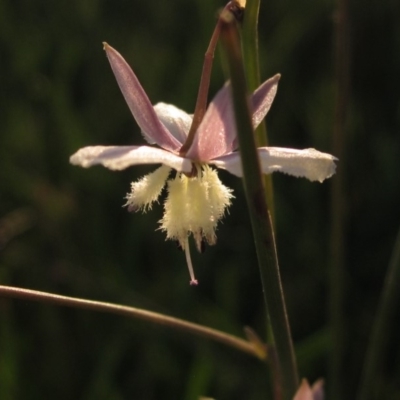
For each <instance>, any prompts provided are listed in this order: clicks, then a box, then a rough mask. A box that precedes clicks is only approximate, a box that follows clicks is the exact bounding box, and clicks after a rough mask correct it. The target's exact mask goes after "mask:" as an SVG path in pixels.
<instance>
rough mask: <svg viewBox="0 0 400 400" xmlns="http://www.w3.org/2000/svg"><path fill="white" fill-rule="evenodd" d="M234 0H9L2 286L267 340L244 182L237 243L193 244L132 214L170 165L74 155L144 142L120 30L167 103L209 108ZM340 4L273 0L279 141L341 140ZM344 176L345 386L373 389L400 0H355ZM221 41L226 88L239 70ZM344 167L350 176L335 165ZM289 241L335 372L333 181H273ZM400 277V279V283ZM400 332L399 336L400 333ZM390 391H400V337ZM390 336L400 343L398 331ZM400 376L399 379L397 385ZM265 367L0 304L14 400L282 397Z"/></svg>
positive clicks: (216, 351) (305, 301)
mask: <svg viewBox="0 0 400 400" xmlns="http://www.w3.org/2000/svg"><path fill="white" fill-rule="evenodd" d="M223 5H224V3H223V2H220V1H217V0H208V1H204V0H196V1H195V0H193V1H187V0H171V1H164V2H153V1H135V0H129V1H128V0H119V1H109V0H68V1H66V0H59V1H49V0H35V1H31V0H18V1H17V0H0V284H2V285H14V286H21V287H26V288H31V289H36V290H43V291H50V292H55V293H60V294H64V295H69V296H77V297H83V298H89V299H97V300H103V301H110V302H117V303H122V304H127V305H132V306H136V307H143V308H147V309H150V310H154V311H159V312H163V313H166V314H168V315H174V316H177V317H181V318H184V319H188V320H190V321H194V322H198V323H201V324H204V325H209V326H212V327H215V328H218V329H221V330H224V331H227V332H230V333H233V334H237V335H240V336H242V335H243V334H242V327H243V326H244V325H250V326H252V327H253V328H254V329H256V331H258V332H259V333H260V334H261V335H264V334H265V326H264V307H263V302H262V294H261V288H260V282H259V277H258V271H257V265H256V258H255V251H254V246H253V242H252V234H251V229H250V225H249V220H248V214H247V210H246V204H245V200H244V195H243V190H242V187H241V181H240V180H239V179H238V178H235V177H233V176H230V175H229V174H227V173H225V172H221V173H220V177H221V179H222V180H223V181H224V183H225V184H227V185H229V186H230V187H232V188H233V189H234V190H235V196H236V198H235V200H234V202H233V205H232V207H231V208H230V210H229V215H227V216H226V218H225V219H224V220H223V223H222V224H220V225H219V229H218V243H217V245H216V246H215V247H212V248H207V251H206V252H205V253H204V254H202V255H198V254H196V253H195V252H193V254H192V255H193V258H194V264H195V268H196V275H197V278H198V279H199V281H200V284H199V286H198V287H196V288H193V287H190V286H189V284H188V281H189V278H188V272H187V269H186V263H185V260H184V256H183V254H182V253H181V252H180V251H178V250H177V247H176V245H175V243H173V242H166V241H165V235H164V234H163V233H162V232H160V231H156V228H157V227H158V223H157V221H158V220H159V219H160V218H161V215H162V206H161V205H158V206H155V207H154V208H153V210H152V211H151V212H149V213H147V214H143V215H142V214H129V213H128V212H127V211H126V209H124V208H122V205H123V203H124V199H123V198H124V196H125V195H126V193H127V192H128V190H129V186H130V182H131V181H133V180H136V179H138V178H139V177H141V176H142V175H143V174H145V173H147V172H149V171H151V170H152V169H153V168H152V167H135V168H131V169H129V170H126V171H123V172H111V171H109V170H106V169H104V168H100V167H96V168H91V169H88V170H84V169H81V168H77V167H73V166H71V165H70V164H69V162H68V159H69V156H70V155H71V154H72V153H74V152H75V151H76V150H77V149H78V148H80V147H83V146H87V145H95V144H104V145H106V144H117V145H118V144H125V145H126V144H140V143H143V142H144V140H143V139H142V137H141V134H140V132H139V128H138V127H137V125H136V123H135V122H134V120H133V118H132V116H131V115H130V112H129V110H128V108H127V106H126V104H125V102H124V100H123V97H122V95H121V93H120V91H119V89H118V86H117V84H116V82H115V79H114V76H113V74H112V72H111V69H110V66H109V63H108V61H107V59H106V56H105V54H104V51H103V50H102V44H101V43H102V41H107V42H108V43H109V44H110V45H112V46H113V47H115V48H116V49H117V50H118V51H120V52H121V54H122V55H123V56H124V57H125V59H126V60H127V61H128V62H129V64H130V65H131V66H132V68H133V69H134V71H135V72H136V74H137V75H138V77H139V79H140V81H141V83H142V85H143V87H144V88H145V90H146V91H147V93H148V95H149V97H150V99H151V100H152V102H153V103H156V102H158V101H164V102H169V103H173V104H175V105H177V106H178V107H180V108H182V109H184V110H187V111H188V112H192V110H193V108H194V103H195V98H196V94H197V87H198V82H199V79H200V72H201V67H202V62H203V54H204V52H205V50H206V48H207V45H208V41H209V38H210V36H211V32H212V30H213V27H214V24H215V15H216V10H217V9H218V8H219V7H221V6H223ZM334 10H335V5H334V3H333V2H331V1H330V2H328V1H311V0H305V1H303V2H297V1H293V0H284V1H279V2H277V1H275V2H271V1H268V2H267V1H262V4H261V11H260V57H261V76H262V79H263V80H264V79H266V78H268V77H269V76H271V75H273V74H275V73H277V72H280V73H281V74H282V79H281V83H280V86H279V90H278V95H277V98H276V100H275V102H274V105H273V107H272V109H271V111H270V113H269V116H268V130H269V136H270V143H271V144H272V145H276V146H285V147H294V148H305V147H315V148H317V149H319V150H321V151H326V152H331V151H332V144H331V143H332V132H333V120H334V99H335V81H334V47H333V43H334V33H333V32H334V31H333V29H334V24H333V21H334V18H335V11H334ZM350 15H351V24H350V26H351V28H350V34H349V41H350V44H351V46H350V70H349V74H350V81H351V90H350V94H349V97H348V108H347V111H348V119H347V124H346V149H345V155H346V158H345V159H344V160H342V163H339V172H338V173H340V174H342V176H343V180H344V201H345V212H346V215H345V217H346V218H345V229H344V234H343V238H342V239H343V242H344V249H345V253H344V254H345V262H344V264H345V265H344V266H343V267H344V270H345V274H344V279H343V285H344V293H345V304H344V307H343V313H344V320H345V323H346V329H345V336H344V337H343V340H344V343H345V349H344V351H345V367H344V370H343V380H344V381H343V383H344V387H345V394H344V398H345V399H351V398H354V393H355V390H356V387H357V384H358V379H359V375H360V370H361V367H362V365H363V357H364V352H365V348H366V345H367V339H368V335H369V332H370V329H371V327H372V325H373V317H374V314H375V311H376V306H377V303H378V300H379V295H380V292H381V289H382V283H383V279H384V274H385V271H386V269H387V265H388V261H389V258H390V254H391V250H392V248H393V245H394V240H395V237H396V232H397V230H398V227H399V221H400V207H399V205H400V179H399V172H400V168H399V158H400V140H399V128H400V100H399V92H400V79H399V72H400V24H399V23H398V21H399V16H400V5H399V2H398V1H397V0H385V1H378V0H367V1H357V0H354V1H352V2H351V3H350ZM223 82H224V77H223V73H222V68H221V63H220V54H219V52H217V54H216V58H215V64H214V69H213V75H212V82H211V88H210V96H212V95H213V94H214V93H215V92H216V91H217V90H218V89H219V88H220V87H221V86H222V84H223ZM333 179H335V178H333ZM274 183H275V200H276V217H277V240H278V252H279V256H280V264H281V270H282V278H283V284H284V288H285V293H286V299H287V306H288V312H289V317H290V321H291V325H292V330H293V337H294V340H295V343H296V349H297V350H298V355H299V358H298V363H299V367H300V374H301V376H305V377H307V378H308V379H309V380H310V381H314V380H315V379H317V378H318V377H321V376H323V377H326V378H327V385H328V386H329V376H328V370H329V368H328V366H329V354H330V350H333V351H335V349H332V343H331V341H330V339H329V337H330V335H329V333H330V324H329V312H328V303H329V287H330V285H329V276H330V274H329V267H330V256H329V254H330V251H329V243H330V226H331V222H332V220H333V219H334V218H336V217H337V216H335V215H332V214H331V212H330V210H331V200H330V194H331V189H332V180H330V181H327V182H325V183H323V184H322V185H321V184H319V183H310V182H308V181H306V180H300V179H295V178H292V177H288V176H285V175H278V174H276V175H275V176H274ZM399 284H400V283H399ZM394 332H395V331H394ZM388 337H389V338H390V340H391V341H390V343H389V345H390V348H389V353H390V354H391V363H390V364H389V365H388V366H387V371H386V370H385V376H386V377H385V380H384V381H383V385H382V386H383V387H384V390H385V395H384V396H383V397H382V398H391V399H396V398H399V397H398V396H400V394H399V393H400V386H399V384H398V382H399V381H400V368H399V366H400V363H399V362H398V358H399V356H400V354H399V346H398V340H395V337H396V335H395V334H392V335H389V336H388ZM388 340H389V339H388ZM396 382H397V384H396ZM267 390H268V383H267V379H266V369H265V367H264V366H263V365H262V363H260V362H258V361H257V360H253V359H252V358H250V357H249V356H247V355H245V354H241V353H238V352H236V351H235V350H232V349H230V348H226V347H224V346H222V345H219V344H216V343H212V342H208V341H206V340H204V339H199V338H197V337H193V336H191V335H189V334H185V333H180V332H177V331H173V330H169V329H167V328H162V327H159V326H156V325H152V324H149V323H146V322H142V321H137V320H129V319H126V318H122V317H117V316H112V315H106V314H100V313H95V312H89V311H82V310H73V309H66V308H61V307H55V306H48V305H43V304H38V303H29V302H26V301H20V300H10V299H1V300H0V398H1V399H24V400H25V399H45V398H54V399H60V400H62V399H85V400H87V399H96V400H98V399H197V398H198V396H199V395H207V396H210V397H215V398H217V399H230V400H235V399H266V398H270V397H268V392H267Z"/></svg>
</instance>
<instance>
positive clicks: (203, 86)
mask: <svg viewBox="0 0 400 400" xmlns="http://www.w3.org/2000/svg"><path fill="white" fill-rule="evenodd" d="M237 6H238V5H237V3H236V1H230V2H229V3H228V4H227V5H226V6H225V7H224V9H223V11H222V12H224V11H225V10H229V11H231V12H232V13H233V15H235V18H236V14H237V13H236V11H235V10H236V8H237ZM220 31H221V18H218V21H217V25H216V26H215V29H214V32H213V34H212V36H211V40H210V43H209V45H208V48H207V51H206V53H205V55H204V63H203V71H202V73H201V79H200V86H199V92H198V94H197V101H196V107H195V109H194V115H193V120H192V125H191V126H190V129H189V133H188V135H187V139H186V141H185V143H184V144H183V146H182V147H181V149H180V150H179V154H180V155H181V156H184V155H185V154H186V153H187V151H188V150H189V149H190V146H191V145H192V143H193V140H194V137H195V135H196V132H197V128H198V127H199V125H200V123H201V121H202V120H203V117H204V114H205V113H206V110H207V96H208V89H209V87H210V78H211V71H212V64H213V59H214V53H215V48H216V47H217V43H218V39H219V34H220Z"/></svg>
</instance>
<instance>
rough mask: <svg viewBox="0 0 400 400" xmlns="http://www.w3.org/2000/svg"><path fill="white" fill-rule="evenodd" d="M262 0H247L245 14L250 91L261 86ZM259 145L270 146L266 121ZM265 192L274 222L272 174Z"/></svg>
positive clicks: (244, 39)
mask: <svg viewBox="0 0 400 400" xmlns="http://www.w3.org/2000/svg"><path fill="white" fill-rule="evenodd" d="M259 11H260V0H247V2H246V12H245V15H244V21H243V29H242V42H243V59H244V65H245V69H246V78H247V85H248V89H249V91H250V92H254V90H256V89H257V88H258V86H260V66H259V57H258V14H259ZM255 138H256V145H257V147H265V146H268V135H267V127H266V124H265V121H263V122H261V124H260V125H259V126H258V127H257V129H256V130H255ZM263 179H264V185H265V193H266V196H267V203H268V208H269V212H270V213H271V218H272V222H273V223H274V222H275V207H274V189H273V184H272V175H271V174H270V175H264V176H263Z"/></svg>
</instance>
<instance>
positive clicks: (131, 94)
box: [70, 43, 336, 284]
mask: <svg viewBox="0 0 400 400" xmlns="http://www.w3.org/2000/svg"><path fill="white" fill-rule="evenodd" d="M104 49H105V51H106V53H107V56H108V59H109V61H110V64H111V68H112V69H113V72H114V75H115V77H116V79H117V82H118V84H119V87H120V89H121V91H122V93H123V95H124V97H125V100H126V102H127V104H128V106H129V108H130V110H131V112H132V114H133V116H134V118H135V120H136V122H137V124H138V125H139V127H140V128H141V130H142V133H143V136H144V137H145V139H146V140H147V142H148V143H149V144H157V145H158V146H159V147H153V146H146V145H144V146H90V147H84V148H82V149H80V150H78V151H77V152H76V153H75V154H73V155H72V156H71V158H70V162H71V163H72V164H75V165H80V166H82V167H91V166H92V165H96V164H102V165H104V166H105V167H107V168H109V169H112V170H122V169H125V168H127V167H130V166H131V165H137V164H162V166H161V167H160V168H158V169H157V170H156V171H154V172H153V173H150V174H148V175H146V176H145V177H144V178H142V179H141V180H139V181H138V182H134V183H132V187H131V192H130V193H129V194H128V196H127V203H126V205H127V206H128V208H129V209H130V210H139V209H140V210H143V211H147V210H148V209H151V207H152V204H153V203H154V202H155V201H157V199H158V198H159V196H160V194H161V191H162V189H163V188H164V186H165V184H166V182H168V194H167V199H166V201H165V203H164V209H165V212H164V216H163V218H162V219H161V221H160V224H161V227H160V229H162V230H164V231H165V232H166V234H167V238H168V239H174V240H178V242H179V244H180V246H181V247H182V248H183V249H184V250H185V253H186V260H187V263H188V267H189V272H190V277H191V281H190V283H191V284H197V280H196V279H195V277H194V273H193V267H192V262H191V260H190V252H189V245H188V237H189V236H190V234H192V235H193V237H194V239H195V241H196V245H197V247H198V249H200V248H201V247H202V243H203V241H205V242H207V243H209V244H214V243H215V241H216V235H215V229H216V227H217V224H218V221H219V220H220V219H221V218H222V216H223V215H224V213H225V210H226V208H227V207H228V206H229V205H230V202H231V198H232V197H233V196H232V192H231V190H230V189H228V188H227V187H225V186H224V185H223V184H222V183H221V181H220V180H219V178H218V175H217V172H216V171H215V170H214V169H213V168H211V167H210V165H214V166H216V167H218V168H222V169H225V170H227V171H229V172H231V173H232V174H234V175H237V176H242V166H241V160H240V154H239V152H238V151H236V150H237V138H236V127H235V120H234V114H233V106H232V101H231V91H230V86H229V84H225V85H224V87H223V88H222V89H221V90H220V91H219V92H218V93H217V95H216V96H215V97H214V99H213V100H212V101H211V103H210V104H209V106H208V108H207V111H206V114H205V116H204V118H203V120H202V121H201V123H200V125H199V127H198V129H197V132H196V135H195V137H194V140H193V143H192V145H191V146H190V148H189V149H188V151H187V152H186V154H180V149H181V147H182V145H183V144H184V143H185V141H186V138H187V134H188V131H189V128H190V126H191V123H192V115H189V114H186V113H185V112H184V111H182V110H180V109H178V108H176V107H175V106H173V105H170V104H165V103H158V104H157V105H156V106H154V107H153V106H152V104H151V102H150V100H149V98H148V97H147V95H146V93H145V91H144V89H143V88H142V86H141V85H140V83H139V81H138V79H137V77H136V75H135V74H134V73H133V71H132V69H131V68H130V67H129V65H128V64H127V63H126V61H125V60H124V59H123V58H122V56H121V55H120V54H119V53H118V52H117V51H116V50H114V49H113V48H112V47H110V46H109V45H108V44H106V43H104ZM279 78H280V75H275V76H274V77H272V78H270V79H268V80H267V81H265V82H264V83H263V84H262V85H261V86H260V87H259V88H258V89H257V90H256V91H255V92H254V93H253V94H252V96H251V99H250V100H251V105H252V107H253V116H252V120H253V125H254V127H257V126H258V125H259V123H260V122H261V121H262V120H263V118H264V117H265V115H266V114H267V112H268V110H269V108H270V107H271V104H272V101H273V99H274V97H275V94H276V90H277V85H278V81H279ZM258 153H259V156H260V162H261V168H262V171H263V173H265V174H269V173H272V172H274V171H280V172H284V173H287V174H291V175H294V176H297V177H305V178H308V179H310V180H312V181H320V182H322V181H323V180H324V179H326V178H329V177H330V176H332V175H333V174H334V173H335V163H334V161H335V160H336V159H335V157H333V156H331V155H330V154H326V153H321V152H319V151H317V150H314V149H306V150H294V149H285V148H278V147H260V148H259V149H258ZM171 169H173V170H175V171H176V175H175V177H173V178H172V179H171V180H168V178H169V175H170V172H171Z"/></svg>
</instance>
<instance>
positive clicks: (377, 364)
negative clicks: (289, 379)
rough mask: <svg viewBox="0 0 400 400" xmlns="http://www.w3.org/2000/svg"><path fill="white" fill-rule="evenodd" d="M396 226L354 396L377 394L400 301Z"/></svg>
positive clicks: (364, 398)
mask: <svg viewBox="0 0 400 400" xmlns="http://www.w3.org/2000/svg"><path fill="white" fill-rule="evenodd" d="M399 282H400V230H399V232H398V234H397V239H396V243H395V245H394V249H393V253H392V257H391V259H390V263H389V269H388V271H387V274H386V279H385V283H384V286H383V293H382V298H381V301H380V304H379V307H378V312H377V316H376V319H375V323H374V326H373V330H372V335H371V338H370V343H369V347H368V351H367V355H366V359H365V363H364V369H363V374H362V377H361V385H360V390H359V393H358V397H357V399H358V400H369V399H376V400H378V399H379V398H380V395H379V393H378V392H377V382H380V379H379V377H380V374H381V373H382V372H381V371H382V369H383V368H382V359H383V357H384V355H385V353H386V350H387V344H388V340H387V338H388V335H390V333H391V332H392V327H391V324H393V322H394V320H395V315H396V312H398V310H399V302H400V291H399Z"/></svg>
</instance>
